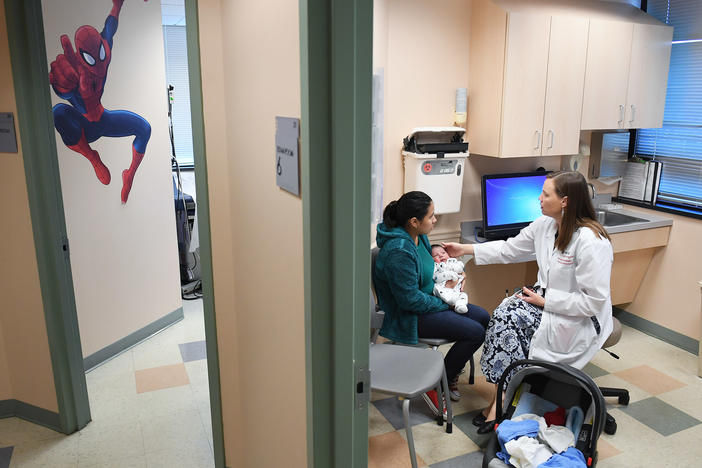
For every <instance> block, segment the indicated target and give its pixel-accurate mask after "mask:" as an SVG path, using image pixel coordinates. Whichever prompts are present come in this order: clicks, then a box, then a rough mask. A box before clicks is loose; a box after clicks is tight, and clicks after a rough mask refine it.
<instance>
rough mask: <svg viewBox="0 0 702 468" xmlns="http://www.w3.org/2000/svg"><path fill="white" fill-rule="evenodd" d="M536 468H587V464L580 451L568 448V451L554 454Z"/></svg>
mask: <svg viewBox="0 0 702 468" xmlns="http://www.w3.org/2000/svg"><path fill="white" fill-rule="evenodd" d="M537 468H587V464H586V463H585V456H584V455H583V453H582V452H581V451H580V450H578V449H576V448H574V447H568V450H566V451H565V452H563V453H557V454H555V455H554V456H552V457H551V458H549V459H548V460H547V461H546V462H544V463H542V464H540V465H539V466H538V467H537Z"/></svg>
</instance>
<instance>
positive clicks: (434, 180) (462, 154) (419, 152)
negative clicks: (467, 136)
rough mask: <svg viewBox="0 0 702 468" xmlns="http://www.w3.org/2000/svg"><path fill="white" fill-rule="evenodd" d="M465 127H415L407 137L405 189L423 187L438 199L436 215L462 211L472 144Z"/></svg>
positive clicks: (421, 188)
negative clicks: (462, 197)
mask: <svg viewBox="0 0 702 468" xmlns="http://www.w3.org/2000/svg"><path fill="white" fill-rule="evenodd" d="M464 133H465V129H463V128H461V127H420V128H415V129H414V130H413V131H412V133H411V134H410V135H408V136H407V137H406V138H405V139H404V140H403V151H402V156H403V163H404V166H405V192H409V191H412V190H420V191H422V192H425V193H426V194H428V195H429V196H430V197H431V198H432V200H433V201H434V212H435V214H443V213H457V212H459V211H460V210H461V192H462V190H463V174H464V173H465V164H466V158H468V156H469V154H468V143H465V142H463V135H464Z"/></svg>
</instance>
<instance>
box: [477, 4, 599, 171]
mask: <svg viewBox="0 0 702 468" xmlns="http://www.w3.org/2000/svg"><path fill="white" fill-rule="evenodd" d="M471 18H472V23H471V43H470V77H469V100H468V102H469V109H468V116H469V121H468V128H467V133H468V141H469V142H470V145H471V152H472V153H478V154H485V155H490V156H499V157H519V156H547V155H556V154H567V153H577V152H578V144H579V131H580V115H581V110H582V97H583V94H582V93H583V79H584V76H585V56H586V50H587V27H588V20H587V19H586V18H578V17H567V16H563V17H559V16H550V15H545V14H534V13H530V12H507V11H505V10H502V9H501V8H499V7H497V6H495V5H494V4H493V3H492V2H490V1H475V2H473V11H472V16H471Z"/></svg>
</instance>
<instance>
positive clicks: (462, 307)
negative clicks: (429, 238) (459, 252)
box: [431, 245, 468, 314]
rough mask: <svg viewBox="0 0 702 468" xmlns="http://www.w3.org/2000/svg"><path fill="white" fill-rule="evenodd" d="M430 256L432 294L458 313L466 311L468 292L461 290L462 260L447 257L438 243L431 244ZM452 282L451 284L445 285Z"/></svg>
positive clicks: (462, 276) (462, 278) (462, 277)
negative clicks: (432, 277)
mask: <svg viewBox="0 0 702 468" xmlns="http://www.w3.org/2000/svg"><path fill="white" fill-rule="evenodd" d="M431 256H432V258H433V259H434V262H435V264H434V295H435V296H437V297H439V298H441V300H442V301H444V302H445V303H447V304H448V305H452V306H453V310H455V311H456V312H458V313H459V314H465V313H466V312H468V294H466V293H464V292H463V291H461V286H462V283H463V280H464V279H465V275H464V274H463V267H464V266H463V262H461V261H460V260H458V259H456V258H451V257H449V254H448V253H447V252H446V250H445V249H444V248H443V247H441V246H440V245H432V246H431ZM447 283H453V286H450V285H447Z"/></svg>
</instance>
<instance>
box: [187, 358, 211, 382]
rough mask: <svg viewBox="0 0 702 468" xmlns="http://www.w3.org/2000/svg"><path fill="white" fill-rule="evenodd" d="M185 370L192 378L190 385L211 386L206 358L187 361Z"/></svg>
mask: <svg viewBox="0 0 702 468" xmlns="http://www.w3.org/2000/svg"><path fill="white" fill-rule="evenodd" d="M185 370H186V372H187V373H188V377H189V378H190V385H192V386H193V387H205V388H209V386H210V385H209V381H208V377H209V376H208V375H207V360H206V359H202V360H198V361H190V362H186V363H185Z"/></svg>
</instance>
